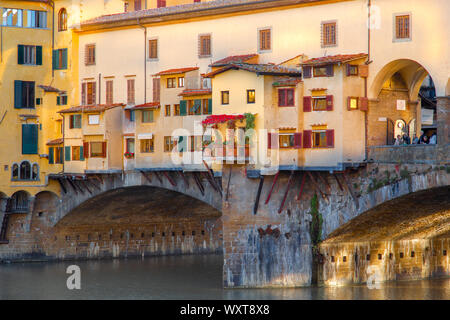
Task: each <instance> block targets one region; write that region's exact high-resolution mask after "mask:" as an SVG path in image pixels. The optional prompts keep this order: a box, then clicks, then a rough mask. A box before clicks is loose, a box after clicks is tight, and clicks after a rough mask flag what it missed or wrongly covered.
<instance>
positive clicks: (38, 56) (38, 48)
mask: <svg viewBox="0 0 450 320" xmlns="http://www.w3.org/2000/svg"><path fill="white" fill-rule="evenodd" d="M36 64H37V65H38V66H42V46H36Z"/></svg>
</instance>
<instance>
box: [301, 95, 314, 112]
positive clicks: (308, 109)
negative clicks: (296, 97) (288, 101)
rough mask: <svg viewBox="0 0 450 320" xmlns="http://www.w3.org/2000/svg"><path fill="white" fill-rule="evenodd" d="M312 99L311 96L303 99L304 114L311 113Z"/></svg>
mask: <svg viewBox="0 0 450 320" xmlns="http://www.w3.org/2000/svg"><path fill="white" fill-rule="evenodd" d="M311 104H312V98H311V97H310V96H307V97H303V112H311Z"/></svg>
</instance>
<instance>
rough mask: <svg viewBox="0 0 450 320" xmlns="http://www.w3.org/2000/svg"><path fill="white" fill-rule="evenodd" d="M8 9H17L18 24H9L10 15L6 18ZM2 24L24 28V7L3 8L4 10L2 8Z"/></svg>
mask: <svg viewBox="0 0 450 320" xmlns="http://www.w3.org/2000/svg"><path fill="white" fill-rule="evenodd" d="M8 10H17V14H18V17H17V24H8V15H7V16H6V18H5V12H8ZM13 14H14V13H13ZM11 20H13V18H11ZM2 26H3V27H16V28H23V9H19V8H3V10H2Z"/></svg>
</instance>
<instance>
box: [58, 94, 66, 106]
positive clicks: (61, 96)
mask: <svg viewBox="0 0 450 320" xmlns="http://www.w3.org/2000/svg"><path fill="white" fill-rule="evenodd" d="M56 105H58V106H65V105H67V94H65V93H62V94H59V95H58V96H57V97H56Z"/></svg>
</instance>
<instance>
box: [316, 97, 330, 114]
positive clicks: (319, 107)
mask: <svg viewBox="0 0 450 320" xmlns="http://www.w3.org/2000/svg"><path fill="white" fill-rule="evenodd" d="M313 110H314V111H326V110H327V98H326V97H318V98H315V97H314V98H313Z"/></svg>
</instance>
